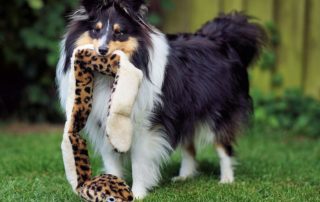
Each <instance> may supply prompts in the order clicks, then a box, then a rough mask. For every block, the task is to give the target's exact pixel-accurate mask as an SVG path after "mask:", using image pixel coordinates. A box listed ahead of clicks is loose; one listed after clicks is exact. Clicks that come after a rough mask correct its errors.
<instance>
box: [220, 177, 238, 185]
mask: <svg viewBox="0 0 320 202" xmlns="http://www.w3.org/2000/svg"><path fill="white" fill-rule="evenodd" d="M233 182H234V177H233V176H222V177H221V179H220V182H219V183H220V184H231V183H233Z"/></svg>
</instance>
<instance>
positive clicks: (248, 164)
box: [0, 128, 320, 202]
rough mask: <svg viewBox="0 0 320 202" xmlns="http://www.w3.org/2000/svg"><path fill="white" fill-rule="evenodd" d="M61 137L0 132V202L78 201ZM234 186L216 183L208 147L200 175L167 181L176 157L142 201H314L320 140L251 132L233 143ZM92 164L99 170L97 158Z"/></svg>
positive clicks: (318, 195) (319, 180) (319, 196)
mask: <svg viewBox="0 0 320 202" xmlns="http://www.w3.org/2000/svg"><path fill="white" fill-rule="evenodd" d="M60 140H61V134H58V133H56V132H50V133H49V134H46V133H44V132H37V134H24V135H21V134H20V135H15V134H12V133H10V132H1V134H0V153H1V157H0V201H79V199H78V197H77V196H75V194H73V192H72V191H71V188H70V186H69V184H68V183H67V181H66V178H65V176H64V170H63V164H62V158H61V153H60ZM236 150H237V152H238V162H239V164H238V166H237V169H236V183H234V184H232V185H220V184H218V176H219V167H218V159H217V156H216V154H215V153H214V152H213V149H212V148H211V147H208V148H206V149H203V150H202V151H201V152H200V153H199V154H198V160H199V162H200V166H199V170H200V174H199V176H198V177H197V178H195V179H192V180H188V181H186V182H180V183H172V182H171V181H170V178H171V177H173V176H174V175H175V174H177V173H178V169H179V159H180V157H179V155H178V153H175V154H173V156H172V161H171V162H170V163H169V164H167V165H166V166H164V168H163V180H162V181H161V183H160V186H159V187H158V188H156V189H154V191H152V192H151V193H150V195H149V196H148V197H147V198H146V199H145V200H144V201H299V202H300V201H320V140H319V139H309V138H304V137H299V136H292V135H290V134H285V133H283V132H279V131H278V132H275V131H270V130H264V129H259V128H254V129H252V130H251V131H249V132H248V134H247V135H245V136H242V137H241V138H240V139H239V142H238V145H237V148H236ZM93 164H94V167H95V170H96V172H99V169H100V168H101V167H100V160H99V159H98V158H95V159H94V160H93Z"/></svg>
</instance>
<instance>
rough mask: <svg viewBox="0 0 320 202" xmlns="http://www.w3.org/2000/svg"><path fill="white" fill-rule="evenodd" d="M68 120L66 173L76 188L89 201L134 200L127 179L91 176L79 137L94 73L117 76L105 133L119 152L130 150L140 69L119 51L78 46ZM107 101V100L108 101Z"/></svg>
mask: <svg viewBox="0 0 320 202" xmlns="http://www.w3.org/2000/svg"><path fill="white" fill-rule="evenodd" d="M72 62H73V63H72V64H74V68H73V69H72V71H71V75H70V79H71V82H73V83H74V86H72V85H71V86H70V88H69V96H68V100H67V103H69V105H68V104H67V106H70V105H72V109H67V121H66V124H65V129H64V137H63V142H62V145H61V148H62V153H63V160H64V166H65V171H66V175H67V178H68V181H69V182H70V184H71V186H72V188H73V190H74V191H75V192H76V193H78V194H79V196H80V197H81V198H83V199H85V200H86V201H95V202H96V201H119V202H120V201H133V200H134V198H133V194H132V191H131V189H130V187H129V186H128V185H126V183H125V181H124V180H122V179H121V178H119V177H117V176H113V175H101V176H98V177H94V178H92V176H91V175H92V171H91V167H90V162H89V155H88V150H87V146H86V141H85V140H84V139H83V138H82V137H81V136H80V131H81V130H82V129H83V128H84V126H85V124H86V121H87V119H88V116H89V115H90V112H91V108H92V98H93V96H92V94H93V90H94V89H93V82H94V74H93V72H99V73H102V74H105V75H109V76H113V77H115V80H114V84H113V88H112V96H111V98H110V101H109V108H108V110H109V112H108V116H107V120H106V121H107V128H106V133H107V135H108V138H106V139H107V140H108V141H110V143H111V145H112V146H114V148H115V149H116V150H118V151H119V152H126V151H128V150H129V149H130V145H131V139H132V124H131V112H132V108H133V105H134V102H135V99H136V96H137V94H138V91H139V86H140V83H141V81H142V72H141V70H139V69H137V68H136V67H134V65H133V64H131V63H130V62H129V59H128V58H127V56H126V55H125V54H124V53H123V52H121V51H116V52H115V53H114V54H112V55H109V56H100V55H98V54H97V53H96V52H95V51H94V50H93V49H92V47H91V46H86V47H82V48H80V49H79V48H78V49H77V50H75V52H74V54H73V58H72ZM106 103H107V100H106Z"/></svg>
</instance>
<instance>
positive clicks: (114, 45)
mask: <svg viewBox="0 0 320 202" xmlns="http://www.w3.org/2000/svg"><path fill="white" fill-rule="evenodd" d="M138 46H139V45H138V40H137V39H136V38H133V37H129V39H128V40H127V41H123V42H121V41H111V42H110V43H109V53H108V54H110V53H113V52H114V51H116V50H121V51H123V52H124V53H125V54H126V55H127V56H128V57H129V58H130V57H131V56H132V55H133V53H134V51H135V50H137V48H138Z"/></svg>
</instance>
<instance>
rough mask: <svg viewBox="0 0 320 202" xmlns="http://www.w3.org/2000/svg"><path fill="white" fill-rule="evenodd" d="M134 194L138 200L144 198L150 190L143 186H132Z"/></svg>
mask: <svg viewBox="0 0 320 202" xmlns="http://www.w3.org/2000/svg"><path fill="white" fill-rule="evenodd" d="M132 192H133V196H134V198H135V199H136V200H143V199H144V198H145V197H146V196H147V195H148V191H147V190H146V189H144V188H141V187H135V186H133V187H132Z"/></svg>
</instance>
